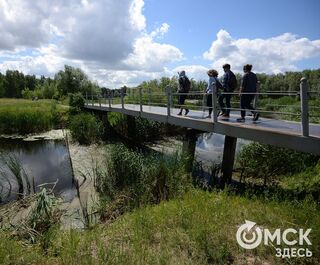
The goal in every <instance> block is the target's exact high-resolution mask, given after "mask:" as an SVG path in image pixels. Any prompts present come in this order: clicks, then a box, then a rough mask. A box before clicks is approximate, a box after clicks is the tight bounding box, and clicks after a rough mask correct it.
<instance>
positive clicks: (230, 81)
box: [218, 63, 237, 118]
mask: <svg viewBox="0 0 320 265" xmlns="http://www.w3.org/2000/svg"><path fill="white" fill-rule="evenodd" d="M222 68H223V70H224V75H223V81H222V86H223V92H224V93H222V94H221V95H220V96H219V99H218V101H219V105H220V108H221V111H222V112H221V115H222V117H223V118H229V117H230V108H231V96H232V95H231V94H225V93H232V92H233V91H234V90H235V89H236V88H237V78H236V76H235V74H234V73H233V72H232V71H231V70H230V69H231V66H230V64H227V63H226V64H224V65H223V66H222Z"/></svg>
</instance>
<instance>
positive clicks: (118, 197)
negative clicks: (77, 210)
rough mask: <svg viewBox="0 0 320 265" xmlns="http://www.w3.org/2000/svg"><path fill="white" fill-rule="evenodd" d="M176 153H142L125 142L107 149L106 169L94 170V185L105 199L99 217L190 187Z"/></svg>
mask: <svg viewBox="0 0 320 265" xmlns="http://www.w3.org/2000/svg"><path fill="white" fill-rule="evenodd" d="M183 163H184V162H183V160H182V159H181V157H180V155H179V154H178V153H176V154H174V155H164V154H158V153H148V154H143V153H141V152H138V151H133V150H130V149H128V148H127V147H125V146H124V145H113V146H112V147H111V148H110V150H109V155H108V157H107V162H106V164H105V168H106V170H105V172H103V173H102V174H97V176H98V178H97V180H96V188H97V190H98V191H99V192H100V194H101V195H102V197H104V198H105V200H107V202H109V203H106V205H105V206H106V209H107V210H106V211H105V212H104V209H102V218H103V219H109V218H110V217H112V215H113V211H118V210H119V209H120V213H124V212H125V211H130V210H132V209H134V208H137V207H141V206H144V205H148V204H154V203H159V202H160V201H162V200H169V199H172V198H175V197H178V196H180V195H182V194H183V193H184V192H185V191H186V190H187V189H188V188H190V185H191V180H190V178H189V175H188V174H186V173H185V171H184V166H183Z"/></svg>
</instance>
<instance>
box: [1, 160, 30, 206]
mask: <svg viewBox="0 0 320 265" xmlns="http://www.w3.org/2000/svg"><path fill="white" fill-rule="evenodd" d="M0 161H1V162H2V163H3V164H4V166H5V167H6V168H7V169H8V172H9V174H10V175H11V176H12V178H10V176H8V172H7V171H5V170H3V169H1V170H0V180H5V182H4V183H3V184H2V183H0V186H1V187H2V189H1V191H2V192H0V196H1V195H2V196H3V198H2V200H4V199H6V198H8V197H9V196H10V195H11V192H12V183H11V181H12V180H13V179H14V180H15V181H16V183H17V187H18V191H17V198H18V199H19V198H24V197H25V196H27V195H29V194H31V193H34V192H35V186H34V182H33V179H31V177H30V176H29V175H28V174H27V172H26V171H25V169H24V168H23V166H22V164H21V162H20V161H19V159H18V158H17V157H16V156H15V155H10V154H9V155H8V154H0ZM6 184H7V185H6ZM5 189H6V190H5Z"/></svg>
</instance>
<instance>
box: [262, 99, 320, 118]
mask: <svg viewBox="0 0 320 265" xmlns="http://www.w3.org/2000/svg"><path fill="white" fill-rule="evenodd" d="M308 103H309V120H310V122H312V123H320V108H319V106H320V99H319V98H313V99H309V101H308ZM300 104H301V103H300V101H298V100H297V99H296V98H295V97H289V96H286V97H280V98H277V99H272V98H264V99H259V101H258V108H259V109H262V110H266V111H274V112H282V113H292V114H293V115H289V114H273V115H272V116H273V117H275V118H279V119H285V120H290V121H300V120H301V116H300V114H301V106H300ZM262 114H263V115H264V116H270V114H268V113H262ZM295 114H298V115H295Z"/></svg>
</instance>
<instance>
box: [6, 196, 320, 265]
mask: <svg viewBox="0 0 320 265" xmlns="http://www.w3.org/2000/svg"><path fill="white" fill-rule="evenodd" d="M245 219H247V220H251V221H255V222H256V223H257V224H258V225H259V226H262V227H264V228H268V229H270V230H274V229H276V228H281V229H286V228H290V227H292V228H304V229H307V228H312V232H311V234H310V236H309V238H310V240H311V242H312V246H308V248H309V249H310V250H312V252H313V257H312V258H291V259H290V260H289V261H288V260H285V259H281V258H277V257H275V250H274V248H273V247H272V246H264V245H261V246H259V247H258V248H256V249H254V250H244V249H242V248H240V247H239V246H238V244H237V242H236V239H235V235H236V231H237V228H238V226H239V225H241V224H243V223H244V222H245ZM319 223H320V212H319V209H317V207H316V205H315V204H314V203H310V202H301V203H294V202H281V203H279V202H276V201H265V200H259V199H255V198H251V199H248V198H244V197H238V196H232V195H227V193H215V192H213V193H207V192H203V191H195V190H193V191H190V192H188V193H187V194H186V195H185V196H184V197H183V198H182V199H179V200H177V199H176V200H172V201H170V202H162V203H161V204H160V205H157V206H152V207H151V206H149V207H145V208H141V209H138V210H136V211H134V212H132V213H129V214H126V215H124V216H122V217H120V218H119V219H118V220H116V221H115V222H114V223H112V224H109V225H105V224H104V225H99V226H96V227H95V228H93V229H91V230H87V231H83V232H81V231H75V230H71V231H60V230H56V231H55V232H54V233H51V237H50V241H49V242H48V248H47V250H46V252H44V251H43V250H41V249H40V248H39V247H38V246H37V245H25V244H24V243H23V242H21V241H18V240H15V239H13V238H12V237H10V236H8V233H6V232H0V236H1V241H0V264H79V265H80V264H126V265H127V264H320V260H319V257H320V256H319V255H320V248H319V245H320V227H319ZM250 260H251V262H250ZM252 260H255V261H254V262H253V261H252ZM263 262H266V263H263Z"/></svg>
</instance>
